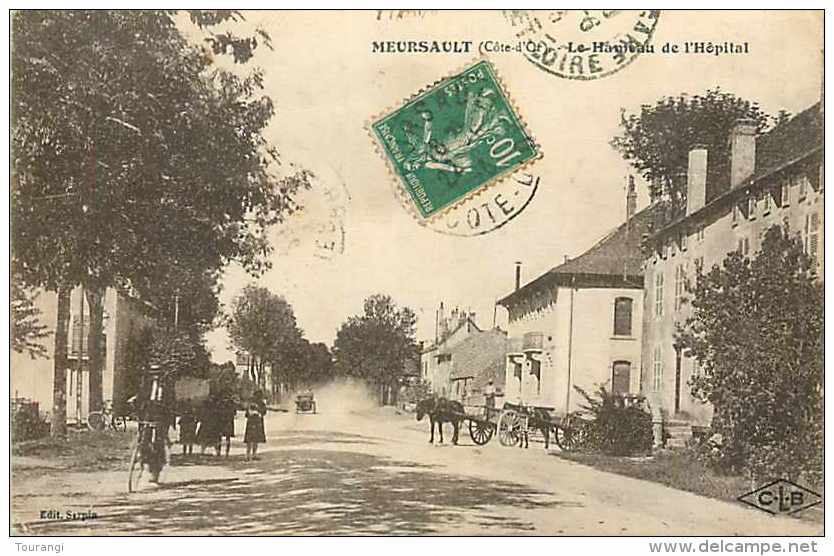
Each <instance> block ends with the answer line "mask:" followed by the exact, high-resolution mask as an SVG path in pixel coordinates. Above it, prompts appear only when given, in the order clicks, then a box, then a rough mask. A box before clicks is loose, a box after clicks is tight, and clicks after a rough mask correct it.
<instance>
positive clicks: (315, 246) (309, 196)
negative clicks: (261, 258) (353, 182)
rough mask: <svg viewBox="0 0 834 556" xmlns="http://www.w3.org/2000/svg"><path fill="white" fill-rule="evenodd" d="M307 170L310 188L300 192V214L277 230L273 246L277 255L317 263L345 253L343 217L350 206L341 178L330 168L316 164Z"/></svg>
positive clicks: (327, 164)
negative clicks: (298, 255)
mask: <svg viewBox="0 0 834 556" xmlns="http://www.w3.org/2000/svg"><path fill="white" fill-rule="evenodd" d="M302 167H304V168H307V169H309V170H308V171H309V172H310V182H311V187H310V190H309V191H305V192H302V194H301V196H300V198H299V202H300V204H301V206H302V210H300V211H298V212H296V213H294V214H292V215H291V216H290V217H289V218H287V220H286V222H284V223H283V224H281V225H279V226H278V227H277V229H276V232H277V233H276V236H275V237H274V238H273V239H274V243H275V245H276V247H277V249H278V252H279V253H280V254H285V255H286V254H289V253H290V252H294V251H298V252H300V253H304V254H306V255H313V256H314V257H317V258H319V259H333V258H335V257H338V256H340V255H342V254H343V253H344V250H345V225H344V221H345V216H346V214H347V207H348V205H349V203H350V200H351V198H350V193H349V192H348V190H347V187H346V185H345V181H344V179H343V178H342V174H341V172H340V171H339V170H337V169H336V168H335V167H333V165H331V164H329V163H327V162H324V163H322V162H319V163H318V164H317V165H316V166H314V165H312V164H304V165H302Z"/></svg>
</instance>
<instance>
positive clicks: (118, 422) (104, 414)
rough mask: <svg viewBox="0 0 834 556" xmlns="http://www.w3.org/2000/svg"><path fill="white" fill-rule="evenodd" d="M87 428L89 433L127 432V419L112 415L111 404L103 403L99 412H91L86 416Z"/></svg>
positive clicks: (122, 416)
mask: <svg viewBox="0 0 834 556" xmlns="http://www.w3.org/2000/svg"><path fill="white" fill-rule="evenodd" d="M87 428H89V429H90V430H91V431H99V432H100V431H103V430H105V429H110V430H114V431H118V432H125V431H127V417H125V416H124V415H116V414H114V413H113V403H112V402H109V401H108V402H105V404H104V408H102V410H101V411H93V412H91V413H90V414H89V415H87Z"/></svg>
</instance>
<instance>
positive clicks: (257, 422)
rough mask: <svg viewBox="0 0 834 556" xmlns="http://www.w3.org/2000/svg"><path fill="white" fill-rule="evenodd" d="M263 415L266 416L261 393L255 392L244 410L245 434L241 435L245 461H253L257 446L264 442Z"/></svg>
mask: <svg viewBox="0 0 834 556" xmlns="http://www.w3.org/2000/svg"><path fill="white" fill-rule="evenodd" d="M264 415H266V403H264V399H263V393H262V392H261V391H260V390H256V391H255V393H254V394H252V401H251V402H250V403H249V406H248V407H247V408H246V433H245V434H244V435H243V441H244V442H245V443H246V461H249V460H250V459H255V456H256V454H257V453H258V444H261V443H264V442H266V434H265V433H264Z"/></svg>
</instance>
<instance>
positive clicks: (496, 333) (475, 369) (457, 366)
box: [449, 328, 507, 385]
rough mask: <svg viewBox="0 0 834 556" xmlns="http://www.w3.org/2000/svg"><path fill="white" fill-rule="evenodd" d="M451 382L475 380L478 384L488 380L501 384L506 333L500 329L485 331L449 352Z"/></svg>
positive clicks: (505, 349) (505, 351) (505, 350)
mask: <svg viewBox="0 0 834 556" xmlns="http://www.w3.org/2000/svg"><path fill="white" fill-rule="evenodd" d="M449 351H450V353H451V354H452V366H453V369H452V372H451V374H450V378H451V380H455V379H458V378H470V377H473V378H475V384H476V385H477V384H480V383H481V382H483V383H484V384H486V381H487V380H489V379H490V378H491V379H492V380H493V382H494V383H495V384H496V385H498V384H503V382H504V366H505V357H506V355H507V333H506V332H504V331H503V330H500V329H497V328H496V329H492V330H486V331H484V332H480V333H476V334H474V335H472V336H470V337H469V338H467V339H465V340H464V341H462V342H461V343H459V344H458V345H456V346H455V347H453V348H452V349H451V350H449Z"/></svg>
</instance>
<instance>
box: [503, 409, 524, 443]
mask: <svg viewBox="0 0 834 556" xmlns="http://www.w3.org/2000/svg"><path fill="white" fill-rule="evenodd" d="M520 429H521V418H520V417H519V416H518V413H516V412H515V411H513V410H512V409H505V410H504V411H503V412H502V413H501V417H500V418H499V419H498V440H499V441H500V442H501V445H502V446H515V445H516V444H518V443H519V442H520V440H521V438H520V437H519V430H520Z"/></svg>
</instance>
